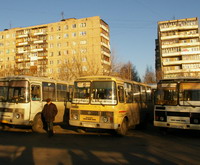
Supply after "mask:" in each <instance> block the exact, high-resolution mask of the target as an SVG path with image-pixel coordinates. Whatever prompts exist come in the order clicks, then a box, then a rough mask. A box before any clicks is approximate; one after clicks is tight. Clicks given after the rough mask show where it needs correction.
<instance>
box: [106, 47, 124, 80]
mask: <svg viewBox="0 0 200 165" xmlns="http://www.w3.org/2000/svg"><path fill="white" fill-rule="evenodd" d="M110 57H111V60H110V61H111V64H110V69H109V72H108V75H111V76H118V77H119V72H120V69H121V68H122V66H123V65H124V64H123V63H122V62H120V61H119V58H118V57H117V55H116V53H115V50H112V53H111V56H110Z"/></svg>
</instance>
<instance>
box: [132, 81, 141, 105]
mask: <svg viewBox="0 0 200 165" xmlns="http://www.w3.org/2000/svg"><path fill="white" fill-rule="evenodd" d="M133 95H134V97H133V99H134V102H136V103H139V102H140V86H139V85H136V84H134V85H133Z"/></svg>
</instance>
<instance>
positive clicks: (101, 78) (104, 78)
mask: <svg viewBox="0 0 200 165" xmlns="http://www.w3.org/2000/svg"><path fill="white" fill-rule="evenodd" d="M108 80H112V81H118V82H121V83H123V82H127V83H133V84H140V85H144V86H149V85H147V84H144V83H141V82H136V81H131V80H123V79H122V78H120V77H114V76H84V77H79V78H77V79H76V80H75V81H108Z"/></svg>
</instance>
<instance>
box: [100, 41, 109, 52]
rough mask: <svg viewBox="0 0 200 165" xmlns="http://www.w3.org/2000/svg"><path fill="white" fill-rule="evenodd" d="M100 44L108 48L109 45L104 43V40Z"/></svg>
mask: <svg viewBox="0 0 200 165" xmlns="http://www.w3.org/2000/svg"><path fill="white" fill-rule="evenodd" d="M101 45H102V46H104V47H106V48H108V49H109V50H110V45H109V44H105V43H104V42H101Z"/></svg>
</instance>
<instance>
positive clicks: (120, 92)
mask: <svg viewBox="0 0 200 165" xmlns="http://www.w3.org/2000/svg"><path fill="white" fill-rule="evenodd" d="M118 96H119V102H120V103H123V102H124V87H123V86H118Z"/></svg>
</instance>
